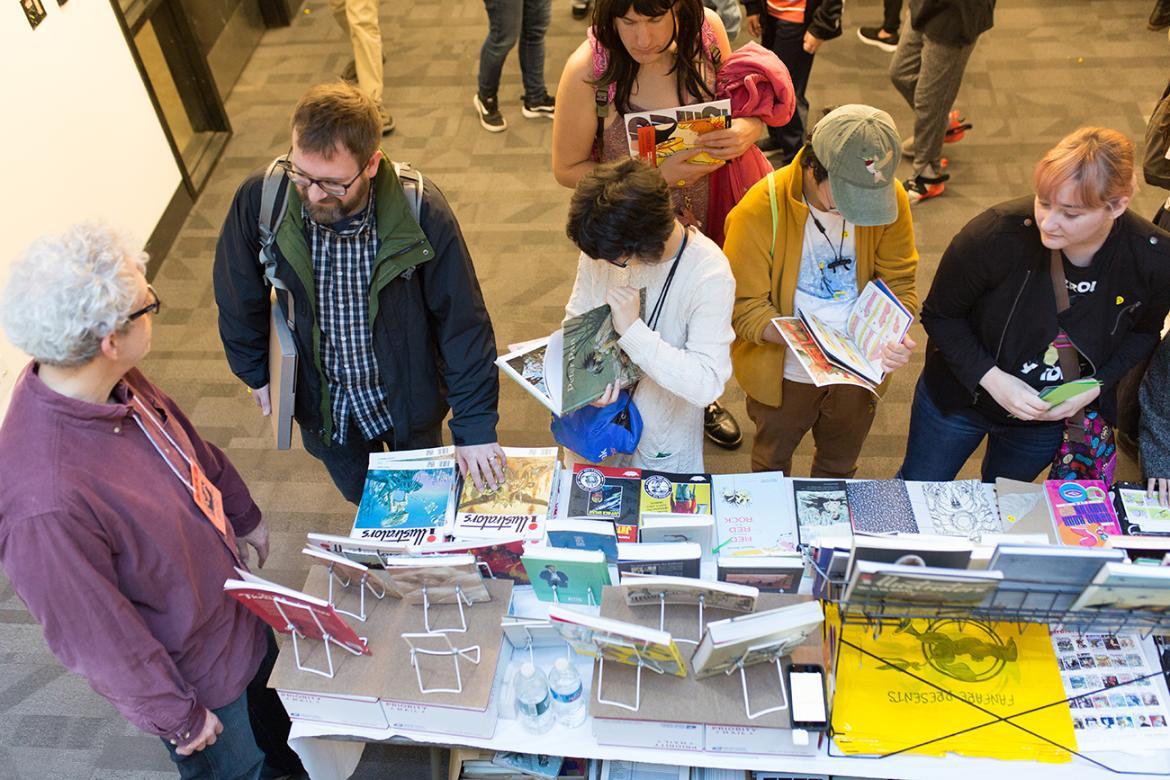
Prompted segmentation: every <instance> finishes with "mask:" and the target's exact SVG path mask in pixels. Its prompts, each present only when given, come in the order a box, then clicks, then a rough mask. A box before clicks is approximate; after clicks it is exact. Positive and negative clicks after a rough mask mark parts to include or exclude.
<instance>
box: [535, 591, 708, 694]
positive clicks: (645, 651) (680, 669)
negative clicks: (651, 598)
mask: <svg viewBox="0 0 1170 780" xmlns="http://www.w3.org/2000/svg"><path fill="white" fill-rule="evenodd" d="M548 618H549V620H550V621H551V622H552V624H553V626H555V627H556V629H557V630H558V631H560V632H561V636H563V637H564V638H565V641H566V642H568V643H569V644H570V645H572V647H573V649H574V650H576V651H577V652H578V653H580V654H581V655H588V656H593V657H594V658H604V659H605V660H608V661H617V662H618V663H621V664H630V665H631V666H638V665H639V658H640V659H641V663H642V664H643V665H645V666H648V667H650V668H651V669H653V670H654V671H657V672H662V673H663V674H673V675H675V676H677V677H686V676H687V665H686V663H685V662H684V661H683V658H682V654H681V653H680V652H679V650H678V645H676V644H675V642H674V638H673V637H672V636H671V635H670V632H669V631H659V630H658V629H654V628H646V627H645V626H640V625H638V624H636V623H627V622H626V621H624V620H614V619H612V618H604V617H599V616H596V615H586V614H585V613H583V612H578V611H576V610H572V609H568V608H566V607H558V606H552V607H549V608H548Z"/></svg>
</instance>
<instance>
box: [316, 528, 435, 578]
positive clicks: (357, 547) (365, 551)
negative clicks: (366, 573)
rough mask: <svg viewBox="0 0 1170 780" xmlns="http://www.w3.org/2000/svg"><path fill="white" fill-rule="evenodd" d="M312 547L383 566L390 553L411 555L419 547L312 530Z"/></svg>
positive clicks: (369, 564)
mask: <svg viewBox="0 0 1170 780" xmlns="http://www.w3.org/2000/svg"><path fill="white" fill-rule="evenodd" d="M307 539H308V541H309V546H310V547H316V548H317V549H319V550H325V551H326V552H331V553H334V554H335V555H344V556H345V557H346V558H349V559H350V560H351V561H355V562H356V563H360V564H363V565H365V566H369V567H370V568H379V569H380V568H382V559H383V558H385V557H386V556H389V555H410V554H412V553H414V552H417V551H418V549H417V548H416V547H414V546H413V545H410V544H394V543H391V542H379V541H374V540H369V541H366V540H358V539H354V538H353V537H349V536H334V535H333V534H319V533H315V532H310V533H309V534H308V535H307Z"/></svg>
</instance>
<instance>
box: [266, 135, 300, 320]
mask: <svg viewBox="0 0 1170 780" xmlns="http://www.w3.org/2000/svg"><path fill="white" fill-rule="evenodd" d="M283 160H284V158H283V157H277V158H276V159H275V160H273V161H272V162H271V163H269V165H268V170H266V171H265V172H264V189H263V190H261V194H260V220H259V221H260V257H259V260H260V265H262V266H263V267H264V277H265V279H267V280H268V284H270V285H271V286H272V287H275V288H276V289H277V290H283V291H284V295H285V304H286V305H285V321H286V322H287V323H288V329H289V330H296V326H295V325H294V323H293V298H292V291H291V290H289V289H288V286H287V285H286V284H285V283H284V282H282V281H281V280H280V279H278V278H277V276H276V231H277V228H279V227H280V223H281V222H282V221H283V220H284V212H285V211H286V210H287V209H288V197H287V193H288V177H287V176H285V173H284V170H283V169H282V168H281V167H280V165H279V163H280V162H281V161H283Z"/></svg>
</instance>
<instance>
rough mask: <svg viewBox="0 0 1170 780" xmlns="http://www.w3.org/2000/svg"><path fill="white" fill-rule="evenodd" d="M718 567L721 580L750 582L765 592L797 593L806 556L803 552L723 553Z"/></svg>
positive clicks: (744, 583)
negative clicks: (803, 555) (797, 553)
mask: <svg viewBox="0 0 1170 780" xmlns="http://www.w3.org/2000/svg"><path fill="white" fill-rule="evenodd" d="M716 570H717V576H718V578H719V581H720V582H727V583H731V584H732V585H750V586H751V587H753V588H759V589H760V591H761V592H764V593H796V592H797V590H798V589H799V588H800V581H801V579H802V578H803V577H804V560H803V559H802V558H801V557H800V556H799V555H720V556H719V558H718V559H717V560H716Z"/></svg>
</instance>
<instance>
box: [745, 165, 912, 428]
mask: <svg viewBox="0 0 1170 780" xmlns="http://www.w3.org/2000/svg"><path fill="white" fill-rule="evenodd" d="M803 154H804V152H803V151H802V152H801V153H800V154H798V155H797V157H796V159H795V160H793V161H792V164H791V165H788V166H786V167H784V168H781V169H780V170H778V171H776V172H775V173H773V174H771V175H772V176H774V177H775V181H776V205H777V210H778V214H779V221H778V226H777V230H776V246H775V253H774V258H775V259H774V260H773V258H772V257H770V256H769V248H770V247H769V245H770V244H771V243H772V208H771V206H770V205H769V202H768V181H767V179H766V178H765V179H761V180H760V181H758V182H756V184H755V185H753V186H752V188H751V189H750V190H748V192H747V194H746V195H744V196H743V199H742V200H740V202H739V203H738V204H737V205H736V206H735V208H733V209H732V210H731V213H729V214H728V215H727V222H726V234H727V239H726V241H725V242H724V244H723V252H724V254H726V255H727V259H728V260H729V261H731V272H732V273H733V274H734V275H735V308H734V309H733V310H732V315H731V324H732V327H733V328H735V343H734V344H732V345H731V366H732V371H733V372H734V375H735V378H736V380H737V381H738V382H739V384H740V386H741V387H743V389H744V391H745V392H746V393H747V394H748V395H749V396H751V397H752V398H754V399H755V400H757V401H759V402H760V403H763V404H767V405H768V406H779V405H780V394H781V390H780V387H781V380H782V379H783V377H784V353H785V350H786V349H787V347H786V346H785V345H784V344H773V343H771V342H768V341H764V338H763V335H764V330H765V329H766V328H770V327H772V324H771V321H772V318H773V317H791V316H792V315H793V298H794V296H795V294H796V282H797V277H798V276H799V274H800V257H801V252H802V250H803V247H804V227H805V223H806V222H807V221H808V207H806V206H805V205H804V198H803V191H804V183H803V177H802V176H801V167H800V160H801V157H802V156H803ZM894 187H895V190H896V191H897V193H898V217H897V219H895V220H894V222H893V223H892V224H890V225H881V226H878V227H856V228H855V230H856V233H855V241H856V248H857V262H856V264H855V266H856V269H857V289H858V290H859V291H860V290H861V289H862V288H864V287H865V285H866V284H867V283H868V282H869V281H870V280H871V279H874V278H881V279H882V280H883V281H884V282H885V283H886V284H887V285H889V287H890V289H891V290H892V291H893V293H894V295H896V296H898V300H900V301H901V302H902V303H903V304H904V305H905V306H906V308H908V309H909V310H910V311H911V312H914V313H915V314H916V315H917V312H918V292H917V289H916V286H915V278H914V277H915V273H916V271H917V269H918V249H917V247H916V246H915V244H914V224H913V222H912V220H911V218H910V200H909V199H908V198H907V197H906V190H905V189H903V187H902V184H901V183H900V182H895V185H894ZM884 391H885V383H883V384H882V386H881V387H879V388H878V393H879V394H881V393H883V392H884Z"/></svg>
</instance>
